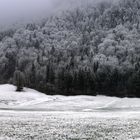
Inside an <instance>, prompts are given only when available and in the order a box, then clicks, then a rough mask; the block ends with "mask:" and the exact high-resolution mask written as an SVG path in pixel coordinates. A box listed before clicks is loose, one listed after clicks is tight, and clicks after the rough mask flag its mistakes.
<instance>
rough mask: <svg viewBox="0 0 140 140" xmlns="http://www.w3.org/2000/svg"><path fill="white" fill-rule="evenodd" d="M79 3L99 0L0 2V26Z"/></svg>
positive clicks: (9, 0)
mask: <svg viewBox="0 0 140 140" xmlns="http://www.w3.org/2000/svg"><path fill="white" fill-rule="evenodd" d="M81 1H84V2H87V1H101V0H0V24H5V23H11V22H16V21H17V20H21V21H24V20H28V19H34V18H36V17H41V16H44V15H47V14H48V13H50V12H54V11H56V10H58V9H63V8H68V7H72V6H75V5H76V4H77V3H80V2H81Z"/></svg>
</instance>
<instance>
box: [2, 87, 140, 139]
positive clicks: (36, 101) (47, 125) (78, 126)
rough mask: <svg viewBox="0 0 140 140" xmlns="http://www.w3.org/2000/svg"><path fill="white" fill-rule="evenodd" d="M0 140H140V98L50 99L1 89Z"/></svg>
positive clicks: (8, 88) (56, 97) (36, 93)
mask: <svg viewBox="0 0 140 140" xmlns="http://www.w3.org/2000/svg"><path fill="white" fill-rule="evenodd" d="M0 100H1V101H0V108H1V109H0V140H31V139H35V140H113V139H115V140H138V139H140V133H139V132H140V99H137V98H133V99H129V98H122V99H121V98H116V97H105V96H96V97H90V96H75V97H64V96H47V95H44V94H42V93H39V92H37V91H34V90H32V89H27V88H25V89H24V92H21V93H18V92H15V87H14V86H12V85H1V86H0Z"/></svg>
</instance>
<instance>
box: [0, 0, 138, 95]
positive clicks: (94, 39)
mask: <svg viewBox="0 0 140 140" xmlns="http://www.w3.org/2000/svg"><path fill="white" fill-rule="evenodd" d="M139 13H140V2H139V0H133V1H132V0H121V1H120V2H118V3H113V2H112V3H110V2H104V1H103V2H100V3H98V4H92V3H91V4H90V5H86V6H83V7H82V8H81V7H77V8H74V9H73V10H65V11H64V12H62V14H60V15H57V16H51V17H48V18H46V19H44V20H42V21H40V23H30V24H27V25H24V26H22V27H20V28H13V29H9V30H7V31H3V32H1V33H0V83H2V84H5V83H13V75H14V73H15V72H16V71H17V70H18V71H21V72H22V74H23V75H24V84H25V86H26V87H29V88H33V89H36V90H38V91H41V92H44V93H46V94H51V95H52V94H53V95H54V94H61V95H98V94H99V95H100V94H104V95H110V96H119V97H124V96H129V97H135V96H137V97H139V96H140V95H139V93H140V24H139V23H140V21H139V19H140V14H139Z"/></svg>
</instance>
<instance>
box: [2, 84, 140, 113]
mask: <svg viewBox="0 0 140 140" xmlns="http://www.w3.org/2000/svg"><path fill="white" fill-rule="evenodd" d="M15 90H16V87H15V86H13V85H9V84H6V85H0V108H1V109H18V110H19V109H25V110H28V109H29V110H30V109H31V110H34V111H36V110H42V111H83V112H92V111H98V110H100V111H111V110H113V111H124V110H125V111H139V110H140V99H138V98H117V97H106V96H68V97H66V96H60V95H56V96H49V95H45V94H43V93H40V92H38V91H36V90H33V89H29V88H24V91H23V92H16V91H15Z"/></svg>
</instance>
